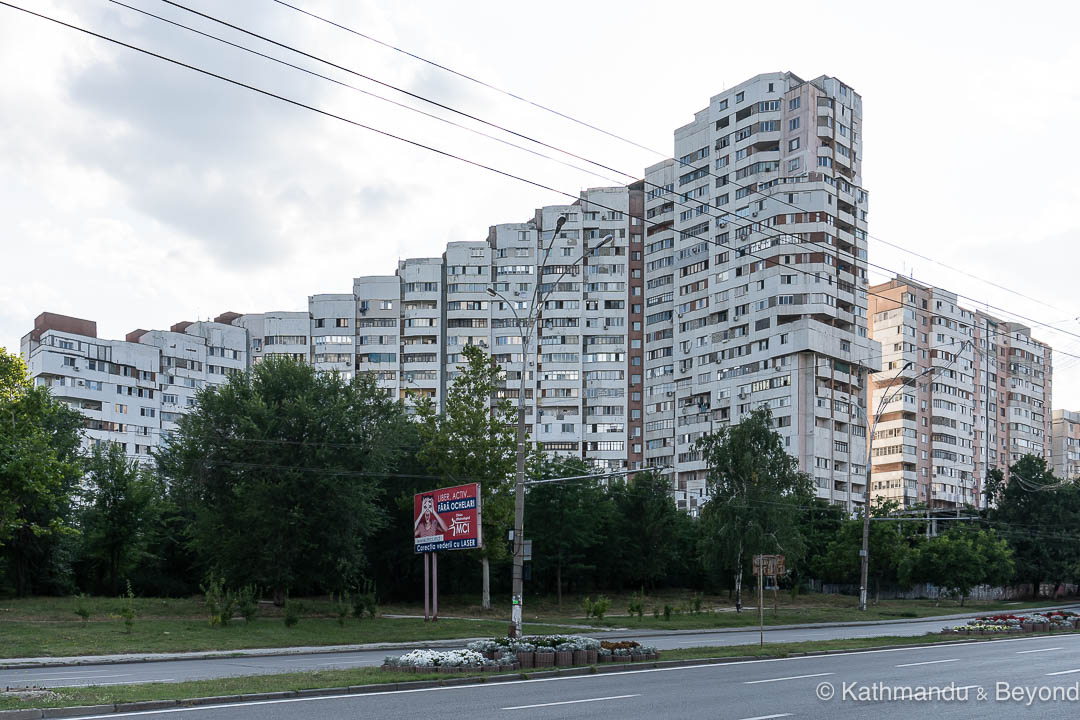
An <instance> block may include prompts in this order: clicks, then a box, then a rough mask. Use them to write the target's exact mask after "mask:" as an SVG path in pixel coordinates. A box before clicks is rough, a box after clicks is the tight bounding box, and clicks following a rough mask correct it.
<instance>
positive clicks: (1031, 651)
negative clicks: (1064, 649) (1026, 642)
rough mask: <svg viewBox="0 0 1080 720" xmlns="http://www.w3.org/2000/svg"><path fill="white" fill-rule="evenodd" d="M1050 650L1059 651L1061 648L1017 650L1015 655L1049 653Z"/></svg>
mask: <svg viewBox="0 0 1080 720" xmlns="http://www.w3.org/2000/svg"><path fill="white" fill-rule="evenodd" d="M1051 650H1061V648H1059V647H1056V648H1040V649H1039V650H1017V651H1016V654H1017V655H1027V654H1029V653H1035V652H1050V651H1051Z"/></svg>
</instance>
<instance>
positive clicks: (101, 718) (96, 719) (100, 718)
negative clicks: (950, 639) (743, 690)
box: [79, 635, 1080, 720]
mask: <svg viewBox="0 0 1080 720" xmlns="http://www.w3.org/2000/svg"><path fill="white" fill-rule="evenodd" d="M1073 637H1080V635H1077V636H1073ZM1046 639H1047V638H1046V637H1042V636H1040V637H1032V638H1027V637H1022V638H1007V639H1004V640H994V641H984V642H973V643H937V644H935V645H931V646H922V647H908V646H904V647H895V648H884V649H881V650H852V651H850V652H842V653H833V654H832V655H825V656H822V655H800V656H798V657H786V658H763V659H761V660H736V661H735V662H723V663H708V664H705V665H683V666H680V667H671V668H650V669H648V670H621V671H618V672H609V673H603V674H597V675H571V676H568V677H554V678H536V679H534V680H502V681H499V682H493V683H490V684H476V685H452V686H450V687H435V688H417V689H415V690H387V691H385V692H378V693H363V694H360V693H356V694H348V695H320V696H317V697H309V698H282V699H281V700H249V701H247V702H236V703H222V704H220V705H197V706H193V707H178V708H170V709H167V710H137V711H132V712H114V713H109V714H108V715H87V716H85V717H82V718H79V720H111V719H112V718H121V717H138V716H143V715H164V714H166V713H170V714H171V713H181V712H196V711H198V712H201V711H205V710H227V709H229V708H242V707H254V706H257V705H286V704H291V703H301V702H321V701H324V700H345V699H347V698H362V697H381V696H385V695H405V694H411V693H424V692H441V691H449V690H476V689H480V688H482V689H489V690H490V689H494V688H499V687H503V686H507V685H522V684H524V683H546V682H566V681H568V680H589V679H592V680H597V679H600V678H607V677H619V676H621V675H641V674H644V673H661V672H678V671H685V670H704V669H715V668H719V667H726V666H737V665H759V664H763V663H777V662H790V661H793V660H820V659H821V658H822V657H847V656H851V655H878V654H881V653H892V652H910V651H912V650H927V649H930V648H937V647H982V646H985V645H986V644H988V643H989V642H995V643H1011V642H1027V641H1030V640H1046ZM1055 639H1058V640H1061V639H1063V638H1055ZM122 684H124V683H121V685H122ZM970 687H974V686H970Z"/></svg>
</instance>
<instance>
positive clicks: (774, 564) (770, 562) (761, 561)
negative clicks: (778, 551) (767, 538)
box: [754, 555, 787, 577]
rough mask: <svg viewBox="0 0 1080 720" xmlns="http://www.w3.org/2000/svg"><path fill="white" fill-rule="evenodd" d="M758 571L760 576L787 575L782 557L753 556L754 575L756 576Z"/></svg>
mask: <svg viewBox="0 0 1080 720" xmlns="http://www.w3.org/2000/svg"><path fill="white" fill-rule="evenodd" d="M759 571H763V572H761V574H762V575H768V576H771V577H775V576H777V575H784V574H786V573H787V569H786V568H785V567H784V556H783V555H755V556H754V574H755V575H757V574H758V572H759Z"/></svg>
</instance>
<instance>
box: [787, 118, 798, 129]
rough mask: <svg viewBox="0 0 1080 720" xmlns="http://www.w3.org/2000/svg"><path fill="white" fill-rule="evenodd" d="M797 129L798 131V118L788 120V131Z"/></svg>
mask: <svg viewBox="0 0 1080 720" xmlns="http://www.w3.org/2000/svg"><path fill="white" fill-rule="evenodd" d="M798 129H799V118H797V117H794V118H791V119H790V120H788V130H798Z"/></svg>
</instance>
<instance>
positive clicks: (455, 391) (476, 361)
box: [416, 345, 517, 609]
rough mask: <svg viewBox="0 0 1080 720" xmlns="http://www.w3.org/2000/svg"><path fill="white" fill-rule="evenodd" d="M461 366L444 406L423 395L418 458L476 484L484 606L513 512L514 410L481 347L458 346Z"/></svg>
mask: <svg viewBox="0 0 1080 720" xmlns="http://www.w3.org/2000/svg"><path fill="white" fill-rule="evenodd" d="M462 355H464V358H465V364H464V367H462V368H461V370H460V372H459V373H458V375H457V377H455V378H454V380H453V382H451V383H450V387H449V388H447V391H446V399H445V401H444V403H443V407H442V408H436V407H435V404H434V403H433V402H432V401H431V400H430V398H426V397H425V398H421V399H420V401H419V402H418V404H417V411H416V415H417V418H418V420H419V421H420V427H419V432H420V442H421V446H420V453H419V457H420V460H421V461H422V462H424V464H425V465H426V466H427V467H428V468H429V470H430V471H431V472H433V473H437V474H439V475H441V476H442V477H443V478H445V480H446V481H447V482H449V483H466V482H479V483H480V497H481V502H480V505H481V519H482V523H483V535H484V547H483V548H482V549H481V550H480V562H481V566H482V572H483V600H482V603H483V606H484V608H485V609H487V608H490V607H491V576H490V562H491V561H493V560H500V559H502V558H503V557H504V556H505V555H506V544H505V543H504V542H502V538H504V537H506V534H507V530H508V528H510V526H511V523H512V520H513V514H514V494H513V483H514V471H515V469H516V459H517V455H516V450H515V434H516V430H515V425H516V413H515V411H514V410H513V409H512V408H511V406H510V401H509V400H506V399H502V400H498V399H496V391H497V390H498V389H499V388H500V387H501V386H502V380H501V377H502V369H501V368H500V367H499V366H498V365H496V364H495V363H494V362H493V361H492V360H491V358H490V356H488V354H487V353H485V352H484V351H483V350H481V349H480V348H479V347H477V346H475V345H466V346H465V348H464V350H462Z"/></svg>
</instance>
